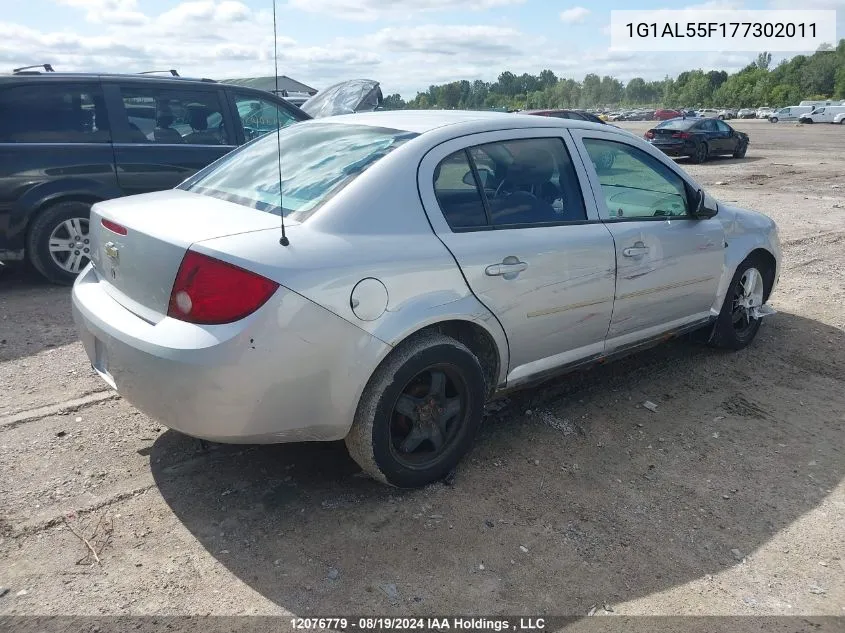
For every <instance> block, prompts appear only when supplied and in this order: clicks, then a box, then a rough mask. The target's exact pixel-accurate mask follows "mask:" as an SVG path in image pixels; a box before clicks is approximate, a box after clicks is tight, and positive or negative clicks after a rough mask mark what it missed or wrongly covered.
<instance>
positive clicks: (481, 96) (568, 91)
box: [384, 39, 845, 109]
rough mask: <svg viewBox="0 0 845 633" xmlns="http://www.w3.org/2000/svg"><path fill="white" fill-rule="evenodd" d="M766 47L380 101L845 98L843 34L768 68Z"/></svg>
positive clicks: (671, 103)
mask: <svg viewBox="0 0 845 633" xmlns="http://www.w3.org/2000/svg"><path fill="white" fill-rule="evenodd" d="M771 61H772V56H771V54H770V53H760V54H759V55H758V56H757V59H755V60H754V61H753V62H751V63H750V64H748V66H746V67H745V68H743V69H742V70H740V71H739V72H736V73H734V74H728V73H727V72H725V71H716V70H711V71H709V72H704V71H703V70H690V71H687V72H683V73H681V74H680V75H678V76H677V77H675V78H671V77H666V78H665V79H663V80H661V81H646V80H644V79H641V78H639V77H636V78H634V79H631V80H630V81H629V82H628V83H627V84H623V83H622V82H621V81H619V80H618V79H615V78H614V77H609V76H604V77H599V76H598V75H595V74H589V75H587V76H586V77H584V79H583V81H575V80H574V79H562V78H559V77H557V76H556V75H555V73H554V72H552V71H551V70H544V71H542V72H541V73H540V74H539V75H529V74H528V73H524V74H522V75H515V74H514V73H512V72H510V71H507V70H506V71H505V72H503V73H502V74H500V75H499V78H498V80H497V81H494V82H492V83H490V82H487V81H481V80H478V79H476V80H475V81H467V80H463V81H453V82H450V83H446V84H441V85H439V86H431V87H429V89H428V90H427V91H425V92H419V93H417V96H416V97H414V98H413V99H411V100H410V101H408V102H407V103H406V102H405V101H404V100H403V99H402V98H401V97H400V95H398V94H394V95H390V96H389V97H386V98H385V102H384V106H385V108H391V109H397V108H415V109H427V108H444V109H456V108H457V109H488V108H508V109H517V108H592V107H600V106H605V107H607V106H646V105H652V106H657V105H661V106H666V107H707V106H723V107H736V108H743V107H746V108H747V107H756V106H763V105H768V106H773V107H775V106H786V105H793V104H797V103H798V102H799V101H801V100H803V99H818V100H821V99H830V98H832V99H845V39H843V40H840V41H839V44H838V46H837V47H836V48H835V49H834V48H833V47H831V46H827V47H822V48H820V49H819V50H818V51H817V52H816V53H814V54H812V55H809V56H807V55H797V56H795V57H793V58H792V59H789V60H784V61H783V62H781V63H780V64H778V65H777V66H775V67H774V68H771Z"/></svg>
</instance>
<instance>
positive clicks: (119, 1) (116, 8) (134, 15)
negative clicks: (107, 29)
mask: <svg viewBox="0 0 845 633" xmlns="http://www.w3.org/2000/svg"><path fill="white" fill-rule="evenodd" d="M57 2H58V3H59V4H64V5H67V6H70V7H74V8H76V9H82V10H84V11H85V19H86V20H88V21H89V22H93V23H95V24H117V25H125V26H129V25H138V24H145V23H146V22H147V16H146V15H144V14H143V13H141V12H140V11H139V10H138V1H137V0H57Z"/></svg>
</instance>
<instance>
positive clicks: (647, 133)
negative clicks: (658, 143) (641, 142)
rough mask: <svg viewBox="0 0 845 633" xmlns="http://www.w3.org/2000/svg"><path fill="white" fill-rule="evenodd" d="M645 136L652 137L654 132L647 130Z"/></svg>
mask: <svg viewBox="0 0 845 633" xmlns="http://www.w3.org/2000/svg"><path fill="white" fill-rule="evenodd" d="M645 137H646V138H654V132H652V131H651V130H649V131H648V132H646V133H645Z"/></svg>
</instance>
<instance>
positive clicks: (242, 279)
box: [167, 251, 279, 325]
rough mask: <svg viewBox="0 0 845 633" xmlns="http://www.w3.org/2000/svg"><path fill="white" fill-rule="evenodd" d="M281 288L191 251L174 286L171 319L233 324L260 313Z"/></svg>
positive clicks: (170, 310)
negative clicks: (257, 312) (259, 309)
mask: <svg viewBox="0 0 845 633" xmlns="http://www.w3.org/2000/svg"><path fill="white" fill-rule="evenodd" d="M278 288H279V284H277V283H276V282H275V281H271V280H270V279H267V278H266V277H262V276H261V275H257V274H255V273H253V272H250V271H248V270H244V269H243V268H239V267H237V266H233V265H232V264H227V263H226V262H221V261H220V260H219V259H214V258H213V257H209V256H207V255H202V254H200V253H196V252H194V251H188V252H187V253H185V257H184V259H182V264H181V265H180V266H179V272H178V273H176V281H174V282H173V290H172V291H171V292H170V304H169V305H168V307H167V316H169V317H172V318H174V319H179V320H180V321H187V322H189V323H198V324H202V325H219V324H221V323H232V322H233V321H238V320H239V319H243V318H244V317H246V316H249V315H250V314H252V313H253V312H255V311H256V310H258V308H260V307H261V306H262V305H264V304H265V303H266V302H267V300H268V299H269V298H270V297H271V296H272V295H273V293H274V292H276V290H278Z"/></svg>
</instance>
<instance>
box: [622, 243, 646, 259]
mask: <svg viewBox="0 0 845 633" xmlns="http://www.w3.org/2000/svg"><path fill="white" fill-rule="evenodd" d="M648 251H649V248H648V246H645V245H644V244H636V245H635V246H629V247H628V248H625V249H622V254H623V255H624V256H625V257H639V256H640V255H646V254H648Z"/></svg>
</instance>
